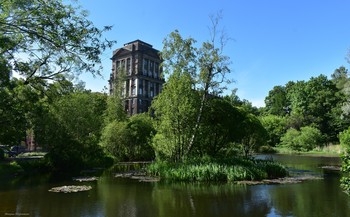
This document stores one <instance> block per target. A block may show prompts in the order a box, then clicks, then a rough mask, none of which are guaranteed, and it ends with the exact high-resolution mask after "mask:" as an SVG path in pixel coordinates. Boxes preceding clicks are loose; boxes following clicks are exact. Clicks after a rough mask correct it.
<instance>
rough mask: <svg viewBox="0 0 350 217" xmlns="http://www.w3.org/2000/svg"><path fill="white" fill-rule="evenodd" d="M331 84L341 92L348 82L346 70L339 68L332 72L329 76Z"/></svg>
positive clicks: (342, 67)
mask: <svg viewBox="0 0 350 217" xmlns="http://www.w3.org/2000/svg"><path fill="white" fill-rule="evenodd" d="M331 77H332V82H333V83H334V84H335V85H336V86H337V88H338V89H339V90H343V89H344V86H345V83H346V82H348V69H347V68H345V67H344V66H340V67H339V68H337V69H336V70H334V72H333V74H332V75H331Z"/></svg>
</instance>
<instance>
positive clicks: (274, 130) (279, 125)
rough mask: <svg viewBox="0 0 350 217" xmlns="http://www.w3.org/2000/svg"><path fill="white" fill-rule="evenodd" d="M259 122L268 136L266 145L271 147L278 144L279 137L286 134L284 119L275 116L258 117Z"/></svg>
mask: <svg viewBox="0 0 350 217" xmlns="http://www.w3.org/2000/svg"><path fill="white" fill-rule="evenodd" d="M260 121H261V124H262V125H263V126H264V128H265V129H266V131H267V134H268V139H267V144H268V145H269V146H272V147H274V146H276V145H278V144H280V142H281V137H282V136H283V134H284V133H285V132H286V129H285V126H286V121H285V118H284V117H281V116H277V115H267V116H262V117H260Z"/></svg>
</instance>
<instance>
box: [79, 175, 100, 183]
mask: <svg viewBox="0 0 350 217" xmlns="http://www.w3.org/2000/svg"><path fill="white" fill-rule="evenodd" d="M97 180H98V178H97V177H94V176H93V177H74V178H73V181H78V182H92V181H97Z"/></svg>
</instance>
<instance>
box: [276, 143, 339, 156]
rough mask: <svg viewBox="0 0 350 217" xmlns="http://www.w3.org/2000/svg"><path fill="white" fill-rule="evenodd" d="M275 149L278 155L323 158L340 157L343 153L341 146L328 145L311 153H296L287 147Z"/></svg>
mask: <svg viewBox="0 0 350 217" xmlns="http://www.w3.org/2000/svg"><path fill="white" fill-rule="evenodd" d="M273 149H274V150H275V151H276V154H289V155H305V156H322V157H339V156H340V155H341V154H342V153H343V149H342V147H341V146H340V145H327V146H323V147H317V148H315V149H313V150H311V151H295V150H292V149H289V148H285V147H274V148H273Z"/></svg>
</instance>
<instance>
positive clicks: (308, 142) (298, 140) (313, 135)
mask: <svg viewBox="0 0 350 217" xmlns="http://www.w3.org/2000/svg"><path fill="white" fill-rule="evenodd" d="M281 141H282V145H283V146H285V147H288V148H290V149H292V150H295V151H310V150H312V149H314V148H316V147H317V146H318V145H320V144H321V143H322V134H321V132H320V130H319V129H317V128H314V127H311V126H306V127H302V128H301V129H300V131H298V130H296V129H294V128H290V129H288V130H287V132H286V134H285V135H284V136H283V137H282V138H281Z"/></svg>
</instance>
